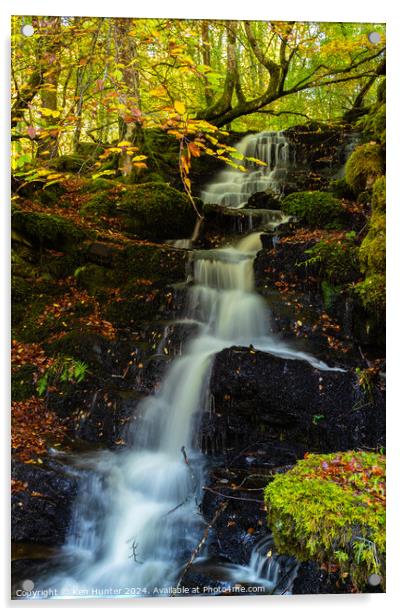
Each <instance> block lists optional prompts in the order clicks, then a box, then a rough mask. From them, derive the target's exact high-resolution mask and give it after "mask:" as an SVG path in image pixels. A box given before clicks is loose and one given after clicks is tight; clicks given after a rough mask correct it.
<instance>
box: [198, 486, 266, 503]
mask: <svg viewBox="0 0 402 616" xmlns="http://www.w3.org/2000/svg"><path fill="white" fill-rule="evenodd" d="M202 489H203V490H208V492H212V494H216V495H217V496H222V498H230V499H231V500H241V501H248V502H249V503H259V504H261V505H263V504H264V501H262V500H257V499H256V498H243V497H242V496H229V495H228V494H222V493H221V492H217V491H216V490H213V489H212V488H208V487H207V486H203V488H202Z"/></svg>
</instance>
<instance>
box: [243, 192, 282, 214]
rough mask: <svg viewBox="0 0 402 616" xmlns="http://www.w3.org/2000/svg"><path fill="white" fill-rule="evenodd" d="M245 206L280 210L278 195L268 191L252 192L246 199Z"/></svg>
mask: <svg viewBox="0 0 402 616" xmlns="http://www.w3.org/2000/svg"><path fill="white" fill-rule="evenodd" d="M247 207H248V208H252V209H257V210H259V209H267V210H280V209H281V204H280V201H279V197H278V195H275V194H274V193H272V192H269V191H261V192H257V193H254V194H253V195H251V197H249V200H248V201H247Z"/></svg>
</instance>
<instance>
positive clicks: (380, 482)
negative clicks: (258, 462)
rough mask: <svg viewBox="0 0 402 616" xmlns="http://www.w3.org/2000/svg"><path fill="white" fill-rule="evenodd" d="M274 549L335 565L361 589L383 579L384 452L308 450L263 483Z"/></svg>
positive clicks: (298, 557) (302, 559)
mask: <svg viewBox="0 0 402 616" xmlns="http://www.w3.org/2000/svg"><path fill="white" fill-rule="evenodd" d="M265 503H266V506H267V511H268V524H269V526H270V528H271V529H272V532H273V537H274V541H275V545H276V547H277V549H278V550H279V552H281V553H285V554H291V555H293V556H295V557H296V558H297V559H299V560H301V561H306V560H316V561H318V562H320V563H331V564H335V565H337V566H338V567H339V569H340V572H341V574H344V575H345V576H346V577H347V576H350V579H351V581H352V582H353V584H354V585H355V586H356V587H357V588H358V589H359V590H362V589H364V588H365V587H366V585H367V582H368V579H369V577H370V575H372V574H377V575H380V576H381V580H382V582H381V583H382V585H384V580H385V457H384V456H382V455H380V454H376V453H367V452H363V451H349V452H346V453H332V454H326V455H320V454H314V455H313V454H307V455H306V458H305V459H304V460H301V461H299V462H298V463H297V464H296V466H294V468H293V469H292V470H290V471H289V472H287V473H284V474H281V475H276V477H275V479H274V480H273V481H272V482H271V483H270V484H269V485H268V486H267V487H266V489H265Z"/></svg>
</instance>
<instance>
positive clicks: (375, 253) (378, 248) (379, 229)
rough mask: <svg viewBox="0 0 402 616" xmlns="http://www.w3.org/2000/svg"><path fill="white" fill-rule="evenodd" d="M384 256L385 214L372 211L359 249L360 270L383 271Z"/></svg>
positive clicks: (368, 271)
mask: <svg viewBox="0 0 402 616" xmlns="http://www.w3.org/2000/svg"><path fill="white" fill-rule="evenodd" d="M385 257H386V238H385V214H382V213H380V212H379V213H377V212H373V214H372V216H371V217H370V226H369V231H368V233H367V235H366V237H365V238H364V240H363V241H362V243H361V246H360V250H359V259H360V265H361V270H362V272H364V273H367V274H374V273H376V274H383V273H384V272H385Z"/></svg>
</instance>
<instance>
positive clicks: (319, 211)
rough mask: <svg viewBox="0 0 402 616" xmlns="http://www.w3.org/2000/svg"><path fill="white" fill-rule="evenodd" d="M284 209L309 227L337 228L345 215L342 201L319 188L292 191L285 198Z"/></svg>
mask: <svg viewBox="0 0 402 616" xmlns="http://www.w3.org/2000/svg"><path fill="white" fill-rule="evenodd" d="M282 210H283V212H284V213H285V214H288V215H289V216H296V217H297V218H299V219H300V220H301V222H303V223H305V224H306V225H308V226H309V227H324V228H336V227H339V225H341V224H342V220H343V217H344V210H343V208H342V205H341V203H340V201H339V200H338V199H335V197H334V196H333V195H331V194H329V193H325V192H321V191H319V190H313V191H306V192H295V193H291V194H290V195H288V196H287V197H285V198H284V199H283V201H282Z"/></svg>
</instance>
